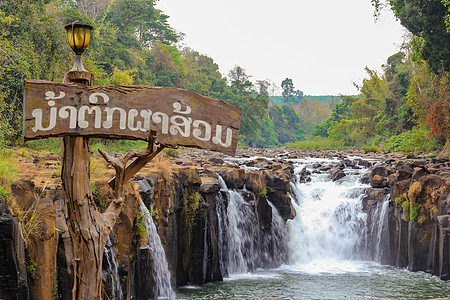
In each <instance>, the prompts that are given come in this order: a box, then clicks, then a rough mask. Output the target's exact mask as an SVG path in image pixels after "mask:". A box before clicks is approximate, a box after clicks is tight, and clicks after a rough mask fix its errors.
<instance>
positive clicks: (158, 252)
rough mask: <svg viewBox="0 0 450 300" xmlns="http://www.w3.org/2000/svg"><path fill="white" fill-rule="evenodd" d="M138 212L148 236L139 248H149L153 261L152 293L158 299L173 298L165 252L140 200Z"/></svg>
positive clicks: (148, 214) (150, 218) (149, 215)
mask: <svg viewBox="0 0 450 300" xmlns="http://www.w3.org/2000/svg"><path fill="white" fill-rule="evenodd" d="M140 212H141V215H142V216H143V218H142V222H143V223H144V225H145V229H146V230H147V236H148V245H147V246H144V247H141V249H142V248H145V249H147V248H149V249H150V254H151V256H152V261H153V281H154V282H155V286H154V294H155V295H158V299H173V298H175V292H174V291H173V289H172V286H171V283H170V272H169V264H168V263H167V260H166V254H165V252H164V248H163V247H162V244H161V239H160V238H159V235H158V232H157V230H156V226H155V224H154V223H153V219H152V217H151V214H150V212H149V211H148V209H147V207H145V205H144V204H143V203H142V202H141V207H140Z"/></svg>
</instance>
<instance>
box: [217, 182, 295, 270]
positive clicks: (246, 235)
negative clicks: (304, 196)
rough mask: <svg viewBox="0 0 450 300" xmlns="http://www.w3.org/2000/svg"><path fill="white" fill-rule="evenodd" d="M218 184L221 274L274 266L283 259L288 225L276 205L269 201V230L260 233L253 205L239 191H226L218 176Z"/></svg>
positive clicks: (285, 253)
mask: <svg viewBox="0 0 450 300" xmlns="http://www.w3.org/2000/svg"><path fill="white" fill-rule="evenodd" d="M219 183H220V186H221V192H220V193H219V194H218V196H217V198H216V203H217V216H218V225H219V226H218V227H219V245H220V247H219V251H220V253H219V255H220V257H221V261H220V267H221V270H222V273H223V275H224V276H227V275H229V274H236V273H247V272H251V271H253V270H255V269H256V268H268V267H277V266H279V265H280V264H282V263H284V262H286V257H287V242H286V241H287V228H286V225H285V223H284V221H283V219H282V218H281V216H280V214H279V213H278V211H277V210H276V208H275V206H274V205H273V204H272V203H270V202H269V201H268V204H269V206H270V208H271V209H272V224H271V226H270V229H269V231H267V232H263V233H262V234H260V232H259V230H260V226H259V221H258V215H257V213H256V210H255V207H254V206H253V205H251V204H250V203H248V202H247V201H246V200H245V199H244V196H243V194H242V192H239V191H235V190H229V189H228V187H227V186H226V183H225V181H224V180H223V178H222V177H220V176H219Z"/></svg>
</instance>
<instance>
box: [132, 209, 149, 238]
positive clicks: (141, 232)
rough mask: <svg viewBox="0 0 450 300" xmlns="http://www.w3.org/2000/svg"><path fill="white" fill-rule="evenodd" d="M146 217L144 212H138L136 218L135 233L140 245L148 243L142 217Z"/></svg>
mask: <svg viewBox="0 0 450 300" xmlns="http://www.w3.org/2000/svg"><path fill="white" fill-rule="evenodd" d="M145 217H146V214H144V213H142V212H139V215H138V217H137V218H136V223H135V224H136V225H135V228H136V235H137V238H138V242H139V244H140V245H141V246H145V245H147V243H148V233H147V227H145V223H144V218H145Z"/></svg>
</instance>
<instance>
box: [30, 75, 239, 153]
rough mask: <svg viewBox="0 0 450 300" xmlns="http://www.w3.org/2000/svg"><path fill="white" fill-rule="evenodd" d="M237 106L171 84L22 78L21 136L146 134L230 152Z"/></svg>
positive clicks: (162, 140) (236, 132)
mask: <svg viewBox="0 0 450 300" xmlns="http://www.w3.org/2000/svg"><path fill="white" fill-rule="evenodd" d="M240 124H241V110H240V109H239V108H237V107H235V106H233V105H230V104H228V103H226V102H223V101H220V100H217V99H212V98H207V97H204V96H201V95H199V94H196V93H194V92H190V91H186V90H181V89H177V88H169V87H149V86H134V85H133V86H94V87H83V86H80V85H77V84H74V83H57V82H52V81H39V80H26V81H25V89H24V130H23V132H24V137H25V140H32V139H39V138H47V137H56V136H65V135H74V136H92V137H101V138H109V139H139V140H146V141H147V140H148V139H149V136H150V131H155V132H156V139H157V141H158V142H160V143H162V144H164V145H168V146H170V145H172V146H174V145H180V146H187V147H196V148H201V149H207V150H213V151H219V152H223V153H226V154H230V155H234V153H235V151H236V146H237V141H238V137H239V127H240Z"/></svg>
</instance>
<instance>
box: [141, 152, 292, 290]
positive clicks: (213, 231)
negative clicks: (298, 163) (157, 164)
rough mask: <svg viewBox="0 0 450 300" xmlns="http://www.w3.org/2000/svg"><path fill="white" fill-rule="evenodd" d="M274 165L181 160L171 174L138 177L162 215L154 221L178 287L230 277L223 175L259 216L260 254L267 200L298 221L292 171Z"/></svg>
mask: <svg viewBox="0 0 450 300" xmlns="http://www.w3.org/2000/svg"><path fill="white" fill-rule="evenodd" d="M264 161H265V162H269V161H267V160H264ZM255 163H258V162H255ZM270 164H271V165H270V167H271V169H264V168H262V169H260V170H256V168H255V167H254V170H246V169H243V168H240V167H238V166H234V165H228V164H224V163H223V161H222V160H220V159H219V160H217V159H212V160H210V161H205V162H202V163H200V164H196V165H195V166H193V165H192V162H189V161H181V160H180V161H176V162H175V163H174V164H173V166H172V167H171V174H170V173H169V172H160V173H159V174H155V173H154V174H143V175H140V176H138V177H136V182H137V183H138V184H139V186H140V187H141V196H142V198H143V202H144V203H145V204H146V205H148V206H149V207H151V208H152V209H153V211H156V212H158V216H157V218H155V221H156V223H157V226H158V229H159V230H158V232H159V234H160V237H161V242H162V244H163V246H164V248H165V250H166V256H167V260H168V263H169V265H170V269H171V271H172V282H173V284H174V285H175V286H179V285H185V284H188V283H189V284H203V283H207V282H211V281H218V280H222V278H223V276H225V275H226V274H223V273H222V270H221V269H220V259H221V258H220V251H219V247H220V245H219V220H218V208H217V207H216V206H217V198H218V197H221V196H222V195H221V194H222V193H223V190H222V191H221V185H220V182H219V176H220V177H221V178H222V179H223V180H224V182H225V184H226V186H227V187H228V188H229V189H233V190H236V191H239V192H240V193H242V194H243V195H244V198H245V199H246V201H247V203H248V205H249V206H251V207H252V210H254V211H255V212H256V215H257V218H256V219H255V224H254V231H255V232H256V234H255V236H256V237H257V238H256V240H255V241H253V242H254V243H255V245H256V248H257V249H256V250H255V251H258V250H260V249H262V247H263V240H264V236H265V232H266V231H267V230H268V229H270V227H271V226H272V208H271V206H270V205H269V203H268V201H270V202H271V203H273V205H274V206H275V207H276V208H277V210H278V211H279V212H280V214H281V216H282V217H283V218H284V219H285V220H287V219H292V218H294V217H295V211H294V209H293V207H292V206H291V202H290V197H289V190H290V181H291V180H293V169H292V167H291V166H290V165H287V164H282V163H273V164H272V163H270ZM260 167H263V166H260ZM267 167H269V166H267ZM168 173H169V175H168Z"/></svg>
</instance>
